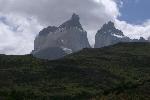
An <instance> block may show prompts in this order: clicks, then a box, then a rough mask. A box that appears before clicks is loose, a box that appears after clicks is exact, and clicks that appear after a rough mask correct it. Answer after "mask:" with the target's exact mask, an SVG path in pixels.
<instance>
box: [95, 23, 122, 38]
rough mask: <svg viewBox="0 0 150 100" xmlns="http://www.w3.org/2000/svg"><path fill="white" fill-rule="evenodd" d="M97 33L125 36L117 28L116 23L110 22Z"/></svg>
mask: <svg viewBox="0 0 150 100" xmlns="http://www.w3.org/2000/svg"><path fill="white" fill-rule="evenodd" d="M97 33H101V34H104V35H106V34H107V35H118V36H124V34H123V32H122V31H121V30H119V29H117V28H116V27H115V24H114V22H112V21H109V22H108V23H105V24H104V25H103V26H102V28H101V29H100V30H98V32H97Z"/></svg>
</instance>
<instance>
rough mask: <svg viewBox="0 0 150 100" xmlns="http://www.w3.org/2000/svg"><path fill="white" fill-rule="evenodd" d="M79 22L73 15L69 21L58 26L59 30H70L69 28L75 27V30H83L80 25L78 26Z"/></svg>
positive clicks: (77, 17)
mask: <svg viewBox="0 0 150 100" xmlns="http://www.w3.org/2000/svg"><path fill="white" fill-rule="evenodd" d="M79 20H80V18H79V16H78V15H76V14H73V15H72V17H71V19H70V20H68V21H66V22H65V23H63V24H62V25H60V26H59V28H66V29H70V28H73V27H76V28H79V29H81V30H83V28H82V25H81V24H80V21H79Z"/></svg>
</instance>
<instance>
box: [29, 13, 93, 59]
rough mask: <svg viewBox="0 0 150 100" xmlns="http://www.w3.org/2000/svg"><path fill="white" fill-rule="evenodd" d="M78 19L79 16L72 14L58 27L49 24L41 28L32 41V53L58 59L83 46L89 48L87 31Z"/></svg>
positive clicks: (39, 56) (36, 55) (44, 57)
mask: <svg viewBox="0 0 150 100" xmlns="http://www.w3.org/2000/svg"><path fill="white" fill-rule="evenodd" d="M79 20H80V18H79V16H78V15H76V14H73V15H72V17H71V19H70V20H68V21H66V22H64V23H63V24H62V25H60V26H59V27H55V26H49V27H47V28H45V29H43V30H42V31H41V32H40V33H39V35H38V36H37V37H36V39H35V41H34V50H33V52H32V54H33V55H34V56H35V57H38V58H42V59H47V58H48V59H58V58H61V57H63V56H65V55H67V54H70V53H73V52H77V51H79V50H81V49H83V48H90V44H89V42H88V39H87V32H86V31H85V30H83V28H82V25H81V24H80V21H79ZM54 49H56V50H54ZM45 51H46V53H45ZM51 55H52V56H51ZM54 55H56V56H54Z"/></svg>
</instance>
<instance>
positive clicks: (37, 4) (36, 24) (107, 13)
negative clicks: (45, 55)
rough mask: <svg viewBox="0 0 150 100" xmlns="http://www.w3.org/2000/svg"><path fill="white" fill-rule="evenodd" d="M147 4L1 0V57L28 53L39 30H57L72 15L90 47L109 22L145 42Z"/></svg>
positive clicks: (149, 22) (140, 0)
mask: <svg viewBox="0 0 150 100" xmlns="http://www.w3.org/2000/svg"><path fill="white" fill-rule="evenodd" d="M131 1H132V2H131ZM147 4H150V1H149V0H0V53H3V54H28V53H30V52H31V51H32V50H33V46H34V39H35V36H36V35H38V32H39V31H40V30H41V29H42V28H44V27H47V26H49V25H50V26H53V25H55V26H58V25H60V24H62V23H63V22H64V21H66V20H68V19H69V18H70V17H71V15H72V13H77V14H78V15H79V16H80V21H81V24H82V25H83V28H84V29H85V30H86V31H87V32H88V39H89V41H90V43H91V45H93V44H94V37H95V33H96V32H97V30H99V29H100V28H101V26H102V25H103V24H104V23H106V22H108V21H110V20H112V21H114V22H115V25H116V27H117V28H119V29H121V30H122V31H123V32H124V34H125V35H127V36H129V37H131V38H139V37H141V36H143V37H144V38H147V37H149V36H150V15H149V14H147V13H149V12H147V10H148V9H150V7H149V6H148V5H147ZM135 8H137V9H135ZM137 10H138V11H137ZM144 12H145V13H144Z"/></svg>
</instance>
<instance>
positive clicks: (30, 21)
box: [0, 15, 43, 55]
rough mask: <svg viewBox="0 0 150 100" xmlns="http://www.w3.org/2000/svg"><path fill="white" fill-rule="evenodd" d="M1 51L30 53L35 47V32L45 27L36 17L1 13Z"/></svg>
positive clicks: (5, 52)
mask: <svg viewBox="0 0 150 100" xmlns="http://www.w3.org/2000/svg"><path fill="white" fill-rule="evenodd" d="M0 16H1V17H0V19H1V21H0V53H1V54H18V55H21V54H28V53H30V52H31V50H32V48H33V46H34V45H33V42H34V38H35V36H36V34H35V33H38V32H39V31H40V29H42V28H43V27H42V26H41V25H40V24H39V23H38V22H37V20H35V19H34V18H24V17H21V16H14V15H3V16H2V15H0Z"/></svg>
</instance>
